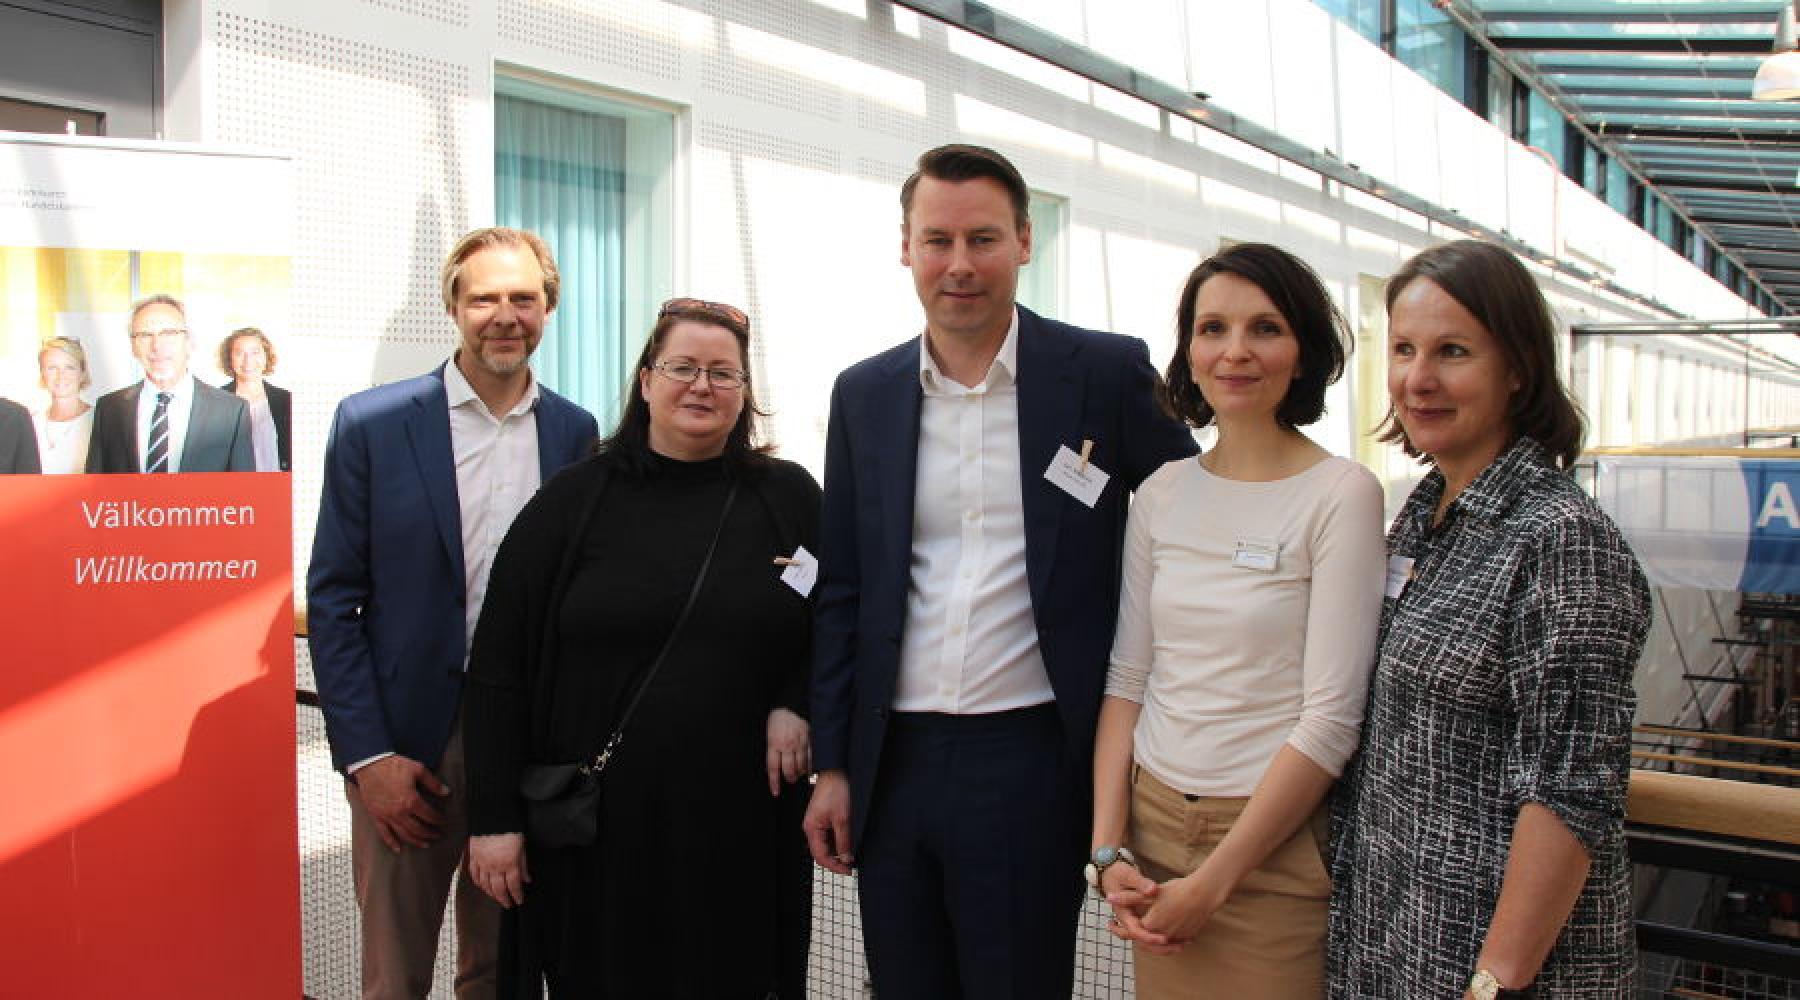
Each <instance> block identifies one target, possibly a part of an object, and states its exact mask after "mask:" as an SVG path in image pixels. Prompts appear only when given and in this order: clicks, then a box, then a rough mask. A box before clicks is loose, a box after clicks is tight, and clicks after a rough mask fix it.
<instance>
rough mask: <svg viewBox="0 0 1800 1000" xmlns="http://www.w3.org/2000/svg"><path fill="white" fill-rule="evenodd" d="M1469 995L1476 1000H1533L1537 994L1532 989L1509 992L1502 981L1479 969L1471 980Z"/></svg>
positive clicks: (1526, 988)
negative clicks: (1501, 983)
mask: <svg viewBox="0 0 1800 1000" xmlns="http://www.w3.org/2000/svg"><path fill="white" fill-rule="evenodd" d="M1469 995H1470V996H1472V997H1474V998H1475V1000H1531V997H1533V996H1534V995H1535V994H1534V993H1533V992H1532V990H1531V987H1529V986H1527V987H1525V988H1524V989H1518V990H1509V989H1507V988H1506V987H1504V986H1501V985H1500V980H1498V979H1495V978H1494V974H1493V973H1491V972H1489V971H1488V970H1486V969H1477V970H1476V971H1475V975H1474V976H1473V977H1471V978H1470V979H1469Z"/></svg>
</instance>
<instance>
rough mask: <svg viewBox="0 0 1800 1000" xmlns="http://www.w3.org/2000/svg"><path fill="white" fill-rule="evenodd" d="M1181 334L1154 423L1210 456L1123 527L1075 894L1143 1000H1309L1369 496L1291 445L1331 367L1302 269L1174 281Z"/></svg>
mask: <svg viewBox="0 0 1800 1000" xmlns="http://www.w3.org/2000/svg"><path fill="white" fill-rule="evenodd" d="M1178 315H1179V327H1178V330H1177V345H1176V351H1175V356H1174V358H1173V359H1172V360H1171V362H1170V364H1169V368H1168V373H1167V374H1168V386H1167V392H1168V395H1169V405H1170V409H1172V410H1173V411H1174V412H1175V413H1176V414H1177V415H1178V416H1181V417H1182V418H1183V419H1185V420H1187V421H1188V422H1189V423H1190V424H1192V425H1193V426H1196V427H1204V426H1207V425H1209V424H1216V425H1217V427H1218V441H1217V443H1216V444H1215V445H1214V447H1213V448H1212V449H1211V450H1210V451H1208V452H1207V453H1206V454H1205V455H1203V456H1201V457H1200V458H1198V459H1183V460H1180V461H1177V462H1171V463H1170V464H1168V465H1166V466H1164V467H1163V468H1162V469H1161V470H1159V471H1158V472H1156V473H1155V474H1154V475H1152V476H1151V477H1150V478H1149V479H1148V480H1146V481H1145V483H1144V485H1143V486H1142V487H1141V488H1140V489H1139V491H1138V494H1137V497H1136V499H1135V501H1134V502H1133V504H1132V508H1131V515H1130V520H1129V525H1128V527H1127V529H1126V548H1125V566H1124V582H1123V588H1122V591H1121V595H1120V605H1119V624H1118V632H1117V636H1116V638H1115V640H1114V646H1113V654H1112V665H1111V669H1110V670H1109V672H1108V675H1107V685H1106V695H1107V697H1106V699H1105V702H1104V703H1103V705H1102V707H1101V714H1100V728H1099V734H1098V738H1097V741H1096V749H1095V759H1094V787H1095V801H1094V831H1093V847H1094V850H1095V856H1094V864H1093V865H1092V866H1090V878H1091V879H1092V880H1094V881H1096V882H1097V883H1098V884H1097V885H1096V889H1097V890H1098V891H1101V892H1102V893H1103V894H1104V895H1105V896H1106V898H1107V899H1108V901H1109V902H1111V904H1112V908H1113V912H1114V920H1113V925H1112V926H1113V931H1114V933H1116V934H1118V935H1119V936H1120V937H1123V938H1126V939H1128V940H1130V941H1132V942H1133V945H1134V952H1135V956H1136V976H1137V989H1138V996H1139V997H1147V998H1159V997H1176V996H1180V997H1214V996H1217V997H1231V998H1233V1000H1240V998H1254V997H1270V998H1298V997H1317V996H1319V995H1320V993H1321V991H1322V989H1323V956H1324V933H1325V919H1326V901H1327V899H1328V897H1329V894H1330V888H1331V886H1330V880H1329V878H1328V877H1327V876H1326V874H1325V866H1324V861H1323V858H1322V854H1321V849H1322V847H1323V844H1324V835H1325V810H1324V808H1323V807H1322V805H1321V803H1322V802H1323V800H1324V797H1325V793H1326V792H1327V791H1328V790H1329V789H1330V787H1331V784H1332V782H1333V781H1334V780H1335V778H1336V777H1337V775H1338V773H1339V772H1340V771H1341V770H1342V769H1343V766H1344V764H1345V762H1346V761H1347V760H1348V759H1349V757H1350V755H1351V754H1352V753H1353V752H1354V751H1355V749H1356V743H1357V735H1358V731H1359V727H1360V725H1361V722H1362V711H1363V700H1364V698H1365V696H1366V693H1367V688H1368V676H1369V665H1370V659H1371V655H1372V652H1373V649H1374V641H1375V631H1376V627H1377V624H1378V617H1379V614H1380V610H1381V588H1382V571H1383V563H1382V558H1383V538H1382V524H1381V508H1382V496H1381V487H1380V485H1379V483H1377V482H1376V480H1375V477H1374V476H1373V475H1371V474H1370V473H1369V472H1368V470H1366V469H1364V468H1363V467H1362V466H1360V465H1357V464H1356V463H1354V462H1351V461H1348V460H1345V459H1342V458H1337V457H1333V456H1331V455H1329V454H1328V453H1326V452H1325V450H1324V449H1322V448H1320V447H1319V446H1318V445H1316V444H1314V443H1313V442H1312V441H1311V440H1310V439H1308V438H1307V437H1306V436H1305V435H1303V434H1301V433H1300V431H1299V430H1298V428H1300V427H1302V426H1305V425H1307V424H1310V423H1312V422H1314V421H1316V420H1317V419H1318V418H1319V416H1320V415H1321V414H1322V413H1323V410H1324V396H1325V389H1326V386H1328V385H1330V384H1331V383H1332V382H1334V381H1336V380H1337V378H1338V377H1339V375H1340V374H1341V373H1342V371H1343V366H1344V359H1345V354H1346V347H1345V343H1346V337H1345V335H1344V325H1343V319H1342V317H1341V315H1340V314H1339V313H1338V312H1337V310H1336V309H1335V307H1333V305H1332V304H1331V300H1330V298H1329V297H1328V296H1327V294H1326V292H1325V289H1324V287H1323V285H1322V284H1321V283H1320V282H1319V279H1318V277H1317V276H1316V275H1315V274H1313V272H1312V270H1311V269H1310V268H1308V267H1307V266H1306V265H1305V264H1304V263H1302V262H1301V261H1299V260H1298V259H1296V258H1294V257H1293V256H1292V255H1290V254H1288V253H1286V252H1285V251H1282V250H1280V249H1278V248H1275V247H1272V246H1268V245H1265V244H1254V243H1245V244H1237V245H1235V246H1233V247H1230V248H1229V249H1226V250H1224V251H1221V252H1220V253H1219V254H1217V255H1215V256H1214V257H1212V258H1210V259H1208V260H1207V261H1205V262H1203V263H1202V264H1201V265H1200V266H1199V267H1198V268H1196V269H1195V270H1194V272H1193V274H1192V275H1190V276H1189V278H1188V281H1187V285H1186V287H1185V288H1184V289H1183V291H1182V297H1181V303H1180V306H1179V310H1178ZM1120 847H1123V848H1125V850H1124V851H1123V852H1121V851H1119V848H1120Z"/></svg>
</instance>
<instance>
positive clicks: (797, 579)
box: [781, 545, 819, 597]
mask: <svg viewBox="0 0 1800 1000" xmlns="http://www.w3.org/2000/svg"><path fill="white" fill-rule="evenodd" d="M788 558H789V560H790V562H789V563H788V568H787V569H784V570H782V571H781V582H782V583H785V584H787V585H788V586H790V587H792V588H794V593H796V594H799V595H800V596H801V597H806V596H808V595H810V594H811V593H812V589H813V584H814V583H817V582H818V580H819V560H818V557H817V556H814V555H813V554H812V553H811V552H808V551H806V546H804V545H801V546H797V547H796V548H795V549H794V554H793V555H792V556H789V557H788Z"/></svg>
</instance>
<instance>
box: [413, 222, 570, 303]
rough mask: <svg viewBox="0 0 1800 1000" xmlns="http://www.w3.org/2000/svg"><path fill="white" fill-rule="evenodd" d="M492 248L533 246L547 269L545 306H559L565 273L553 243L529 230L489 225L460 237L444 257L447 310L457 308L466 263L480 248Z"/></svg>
mask: <svg viewBox="0 0 1800 1000" xmlns="http://www.w3.org/2000/svg"><path fill="white" fill-rule="evenodd" d="M491 247H529V248H530V249H531V252H532V253H533V254H535V255H536V256H537V262H538V268H539V269H541V270H542V271H543V272H544V307H545V308H546V309H555V308H556V302H557V298H558V295H559V293H560V292H561V291H562V275H561V274H560V273H559V272H558V271H557V270H556V258H555V257H554V256H552V255H551V253H550V246H549V244H547V243H545V242H544V238H543V237H541V236H539V235H538V234H536V233H534V232H531V231H530V230H527V229H514V228H512V227H511V226H489V227H487V228H486V229H477V230H475V231H474V232H472V233H470V234H468V235H467V236H464V237H463V238H462V239H460V240H457V241H456V246H455V247H453V248H451V250H450V256H448V257H446V258H444V272H443V277H442V282H443V289H444V308H445V309H450V310H454V309H455V308H456V293H457V285H458V284H459V283H460V282H461V281H462V272H463V265H464V264H466V263H468V261H469V258H470V257H473V256H475V254H476V253H477V252H478V251H481V250H487V249H489V248H491Z"/></svg>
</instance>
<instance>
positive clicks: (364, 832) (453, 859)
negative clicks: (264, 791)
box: [344, 718, 500, 1000]
mask: <svg viewBox="0 0 1800 1000" xmlns="http://www.w3.org/2000/svg"><path fill="white" fill-rule="evenodd" d="M465 775H466V772H465V771H464V769H463V752H462V720H461V719H460V718H459V719H457V722H456V727H455V729H453V730H452V731H451V733H450V742H449V744H448V745H447V746H446V747H445V748H444V760H443V762H442V763H441V764H439V765H438V769H437V776H438V777H439V778H441V779H442V780H443V782H444V784H446V785H449V786H450V794H449V796H447V797H446V798H442V799H438V798H435V797H433V799H432V804H433V805H434V806H436V807H437V808H438V810H439V811H440V812H441V813H442V814H443V817H444V826H443V832H442V834H441V835H439V837H438V838H437V839H436V840H434V841H432V842H431V844H430V845H429V846H427V847H422V848H421V847H403V848H401V850H400V851H399V853H395V852H393V851H391V850H389V849H388V847H387V845H386V844H384V843H382V842H381V833H380V831H379V830H377V829H376V826H375V820H374V819H373V818H372V817H370V815H369V813H368V811H367V810H366V809H364V808H363V805H362V799H361V797H360V796H359V795H357V793H356V789H355V787H354V786H351V785H349V784H346V785H345V787H344V792H345V796H346V797H347V798H348V799H349V800H350V864H351V868H352V869H353V870H354V872H355V878H356V905H357V906H358V907H359V908H361V910H362V995H363V1000H423V998H424V997H425V996H426V995H427V994H429V993H430V992H431V978H432V969H433V966H434V965H435V964H436V961H437V943H438V932H439V930H440V929H441V928H442V926H443V922H444V903H445V901H446V900H447V899H448V898H449V896H450V885H451V881H452V880H453V879H454V880H455V883H456V997H457V1000H493V997H494V995H495V992H496V987H495V978H494V973H495V966H496V963H497V959H498V955H499V950H500V906H499V904H497V903H495V902H494V901H493V900H492V899H489V898H488V896H487V894H486V893H484V892H482V891H481V889H480V888H479V887H477V886H476V885H475V883H474V882H471V881H470V880H469V871H468V867H467V866H466V865H464V864H463V855H464V853H465V852H466V848H467V847H468V840H469V814H468V795H467V791H468V781H467V780H466V776H465Z"/></svg>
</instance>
